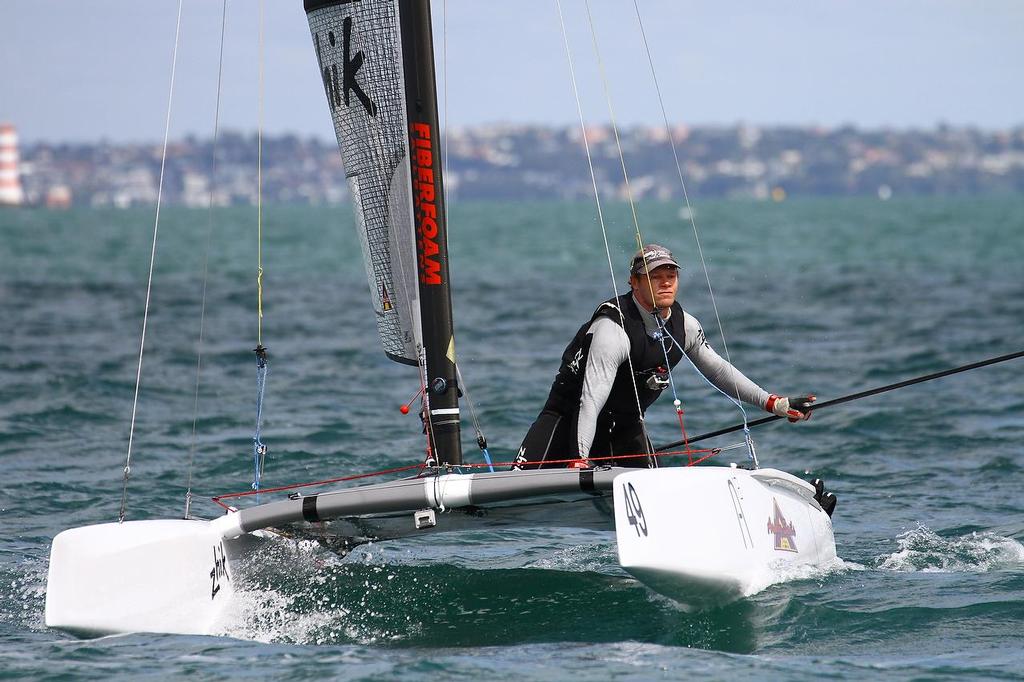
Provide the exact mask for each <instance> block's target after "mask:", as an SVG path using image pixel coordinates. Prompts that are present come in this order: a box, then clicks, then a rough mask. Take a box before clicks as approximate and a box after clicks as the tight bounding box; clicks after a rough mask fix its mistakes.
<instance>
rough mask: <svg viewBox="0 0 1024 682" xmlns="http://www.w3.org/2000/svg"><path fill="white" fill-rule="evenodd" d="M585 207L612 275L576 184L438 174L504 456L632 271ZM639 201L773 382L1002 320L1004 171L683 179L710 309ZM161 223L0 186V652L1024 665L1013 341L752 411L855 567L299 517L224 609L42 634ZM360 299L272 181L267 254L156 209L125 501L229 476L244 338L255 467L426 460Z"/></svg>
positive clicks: (270, 673) (475, 390) (860, 364)
mask: <svg viewBox="0 0 1024 682" xmlns="http://www.w3.org/2000/svg"><path fill="white" fill-rule="evenodd" d="M605 208H606V211H605V223H606V224H605V225H604V228H605V232H606V233H607V236H608V245H609V247H608V248H609V251H610V256H611V264H612V266H613V271H612V272H609V268H608V257H607V255H606V252H605V245H604V240H603V238H602V226H601V225H600V224H599V222H598V220H597V218H596V212H595V211H594V209H593V206H592V205H587V204H559V203H551V204H521V203H509V204H461V203H459V202H453V206H452V218H451V234H450V246H451V252H452V273H451V281H452V287H453V298H454V303H455V309H456V321H457V322H456V326H457V344H456V348H457V352H458V356H459V359H460V363H461V368H462V372H463V375H464V378H465V384H466V388H467V389H468V396H469V398H471V400H472V402H473V407H474V409H475V412H476V414H477V416H478V417H479V422H480V428H481V429H482V430H483V432H484V433H485V434H486V436H487V438H488V442H489V444H490V450H491V455H492V457H493V458H495V460H496V461H507V460H508V459H511V458H512V457H513V456H514V453H515V451H516V450H517V448H518V446H519V442H520V440H521V438H522V436H523V434H524V433H525V432H526V429H527V428H528V426H529V424H530V422H531V421H532V419H533V417H534V416H535V415H536V413H537V411H538V410H539V409H540V406H541V404H542V402H543V400H544V397H545V395H546V392H547V389H548V387H549V386H550V382H551V379H552V376H553V373H554V371H555V369H556V367H557V364H558V357H559V355H560V353H561V351H562V349H563V347H564V345H565V344H566V343H567V342H568V340H569V339H570V338H571V337H572V335H573V333H574V332H575V330H576V329H577V327H578V326H579V325H580V324H581V323H582V321H583V320H584V319H586V318H587V317H588V316H589V315H590V313H591V311H592V310H593V308H594V307H595V305H596V304H597V303H598V302H599V301H601V300H603V299H605V298H608V297H610V296H611V295H612V293H613V287H617V288H618V289H619V290H620V291H621V290H623V289H624V285H625V280H626V263H627V262H628V260H629V257H630V256H631V254H632V251H633V249H634V232H635V228H634V226H633V223H632V218H631V214H630V212H629V211H628V209H627V208H626V207H623V206H607V207H605ZM638 215H639V221H640V227H641V229H642V231H643V234H644V237H645V238H646V239H647V240H649V241H657V242H659V243H662V244H665V245H667V246H669V247H670V248H672V249H673V250H674V251H675V253H676V255H677V258H678V259H679V260H680V262H681V263H682V264H683V266H684V270H683V274H682V280H681V285H680V300H681V303H682V305H683V307H684V308H686V309H687V310H688V311H690V312H691V313H693V314H694V315H695V316H696V317H697V318H698V319H699V320H701V322H702V323H703V325H704V327H705V329H706V330H707V333H708V336H709V339H710V340H711V343H712V344H713V345H714V346H715V347H716V348H717V349H718V350H719V351H720V352H722V353H725V348H726V346H727V347H728V352H729V355H730V356H731V358H732V360H733V362H734V364H736V365H737V366H738V367H739V368H741V369H742V370H743V371H744V372H745V373H747V374H748V375H749V376H750V377H752V378H753V379H755V380H756V381H757V382H759V383H760V384H761V385H763V386H764V387H765V388H767V389H768V390H770V391H773V392H776V393H780V394H795V393H803V392H814V393H817V395H818V396H819V397H820V399H821V400H829V399H832V398H837V397H840V396H843V395H846V394H848V393H852V392H856V391H862V390H865V389H868V388H871V387H875V386H880V385H885V384H889V383H893V382H897V381H900V380H903V379H907V378H912V377H915V376H918V375H922V374H926V373H930V372H936V371H939V370H942V369H946V368H949V367H953V366H956V365H960V364H965V363H969V362H973V361H977V360H981V359H984V358H987V357H990V356H995V355H999V354H1003V353H1009V352H1013V351H1017V350H1021V349H1022V347H1024V333H1022V332H1024V203H1022V202H1021V201H1020V198H1019V197H1007V198H995V199H977V200H973V199H972V200H968V199H913V200H910V199H907V200H896V199H894V200H891V201H887V202H880V201H873V200H824V199H821V200H813V201H811V200H807V201H788V202H785V203H780V204H774V203H767V202H749V203H748V202H701V203H700V204H698V206H697V207H696V208H695V210H694V215H695V218H696V222H697V226H698V228H699V235H700V243H701V245H702V246H703V250H704V258H705V260H706V263H707V272H708V275H709V277H710V281H711V285H712V291H713V293H714V301H715V303H717V315H716V311H715V307H714V306H713V304H712V298H711V294H710V293H709V290H708V285H707V281H706V278H705V274H704V269H703V267H702V263H701V259H700V255H699V253H698V249H697V246H696V242H695V239H694V234H693V230H692V227H691V225H690V223H689V221H688V220H683V219H681V218H680V211H679V207H678V206H673V205H669V204H644V205H641V206H640V207H639V211H638ZM153 225H154V215H153V210H152V209H138V210H125V211H101V210H73V211H68V212H46V211H41V210H30V209H19V210H13V209H11V210H3V211H0V321H2V322H0V331H2V334H0V404H2V406H3V409H2V412H0V464H2V469H0V474H2V475H0V520H2V528H3V533H2V534H0V632H2V644H0V678H12V677H22V678H28V679H45V678H60V679H68V678H76V677H82V678H100V677H102V678H107V677H119V678H130V679H137V678H142V677H149V678H151V679H166V678H186V677H187V678H189V679H221V678H233V679H278V678H284V677H286V676H287V677H302V678H313V677H316V678H321V679H330V678H353V679H354V678H363V679H406V680H410V679H423V680H427V679H430V680H433V679H439V678H440V679H444V678H453V677H460V678H464V679H477V678H483V677H487V678H492V679H565V678H570V677H571V678H573V679H575V680H583V679H595V680H600V679H608V678H611V677H616V678H620V679H621V678H625V679H652V678H653V679H678V678H681V677H684V676H702V677H713V678H718V679H765V678H769V679H793V680H804V679H806V680H820V679H823V678H824V679H863V678H865V677H885V678H887V679H957V680H960V679H972V678H973V679H992V678H1019V677H1020V676H1022V675H1024V649H1022V647H1021V644H1020V641H1021V640H1020V635H1021V632H1022V631H1024V544H1022V541H1024V515H1022V512H1021V504H1020V499H1021V486H1022V483H1024V452H1022V445H1021V443H1022V441H1024V389H1022V388H1021V387H1022V386H1024V360H1016V361H1012V362H1008V363H1005V364H1001V365H995V366H991V367H987V368H984V369H979V370H976V371H972V372H968V373H964V374H959V375H956V376H953V377H949V378H946V379H942V380H938V381H935V382H931V383H927V384H922V385H918V386H913V387H910V388H905V389H902V390H898V391H893V392H889V393H885V394H883V395H879V396H876V397H873V398H868V399H864V400H860V401H856V402H852V403H848V404H845V405H842V406H837V407H834V408H831V409H828V410H822V411H820V412H819V413H816V414H815V416H814V419H812V420H811V421H810V422H807V423H801V424H797V425H790V424H786V423H773V424H771V425H768V426H764V427H761V428H759V429H756V430H755V433H754V435H755V438H756V442H757V445H758V452H759V454H760V457H761V461H762V464H763V465H770V466H773V467H777V468H780V469H783V470H786V471H789V472H792V473H794V474H797V475H800V476H804V477H805V478H813V477H821V478H824V479H825V481H826V482H827V484H828V487H829V488H830V489H832V490H834V491H835V492H836V494H837V495H838V498H839V506H838V509H837V511H836V514H835V517H834V524H835V535H836V543H837V546H838V551H839V555H840V557H841V558H842V560H843V562H842V565H841V566H839V567H838V568H836V569H835V570H831V571H829V572H827V573H824V574H817V575H812V576H809V577H808V576H805V577H802V578H799V579H794V580H792V581H788V582H785V583H782V584H778V585H774V586H772V587H769V588H768V589H766V590H764V591H763V592H761V593H759V594H757V595H755V596H753V597H751V598H749V599H745V600H742V601H740V602H737V603H735V604H732V605H730V606H727V607H725V608H722V609H718V610H714V611H708V612H702V613H695V614H688V613H685V612H683V611H681V610H680V609H679V608H677V607H676V606H675V605H674V604H673V603H672V602H671V601H669V600H667V599H664V598H662V597H659V596H657V595H655V594H653V593H651V592H650V591H648V590H647V589H646V588H644V587H643V586H642V585H640V584H638V583H637V582H636V581H635V580H633V579H631V578H630V577H629V576H628V575H626V574H625V573H624V572H623V571H621V569H619V568H618V566H617V563H616V557H615V546H614V541H613V538H611V536H610V535H607V534H601V533H595V532H582V531H580V532H563V531H552V530H548V529H534V528H521V529H516V530H506V531H502V532H500V533H493V532H489V531H476V532H472V533H467V534H463V535H457V536H456V535H453V536H433V537H431V538H429V539H428V540H426V541H423V540H406V541H401V542H393V543H381V544H376V545H370V546H367V547H362V548H359V549H358V550H357V551H355V552H353V553H352V554H351V555H349V556H348V557H346V558H344V559H340V558H338V557H336V556H334V555H331V554H328V553H326V552H324V551H322V550H320V549H318V548H317V547H315V546H310V545H305V544H299V545H296V546H294V547H290V548H289V549H288V551H286V552H283V553H282V554H281V555H280V556H278V557H275V558H274V560H273V561H272V562H268V564H267V566H266V567H265V568H264V569H263V570H262V571H260V572H258V574H257V575H256V576H255V578H254V580H253V583H252V584H251V585H250V587H249V588H247V590H246V592H245V593H244V594H243V596H242V598H241V599H239V600H238V603H237V608H236V609H235V610H234V611H233V612H232V614H231V616H230V618H229V619H228V621H227V622H226V624H225V634H226V635H227V636H226V637H221V638H215V637H182V636H170V635H151V634H138V635H128V636H120V637H110V638H104V639H96V640H79V639H75V638H72V637H70V636H68V635H66V634H63V633H61V632H56V631H52V630H48V629H47V628H46V627H45V625H44V623H43V607H44V600H45V592H46V571H47V561H48V552H49V545H50V541H51V539H52V538H53V536H54V535H55V534H56V533H58V532H59V531H61V530H63V529H65V528H69V527H74V526H80V525H83V524H90V523H99V522H108V521H112V520H115V519H116V517H117V513H118V507H119V503H120V496H121V491H122V479H123V476H122V469H123V467H124V464H125V458H126V455H127V450H128V436H129V430H130V424H131V418H132V405H133V395H134V388H135V376H136V371H137V368H138V360H139V349H140V340H141V332H142V324H143V313H144V310H145V304H146V284H147V271H148V266H149V254H150V247H151V243H152V234H153ZM211 228H212V229H211ZM207 244H209V248H207ZM260 253H262V267H263V278H262V286H263V292H262V301H263V308H262V310H263V317H262V321H261V320H260V318H259V316H258V303H257V301H258V298H257V268H258V266H259V263H258V256H259V254H260ZM204 272H206V273H207V275H206V277H205V282H206V286H205V292H206V305H205V309H204V308H203V306H202V300H203V292H204V284H203V282H204V274H203V273H204ZM368 296H369V290H368V287H367V284H366V280H365V276H364V271H363V266H362V264H361V260H360V248H359V245H358V242H357V240H356V238H355V236H354V233H353V230H352V220H351V217H350V212H349V209H348V207H344V206H343V207H338V208H298V207H274V206H271V207H267V208H266V209H265V211H264V222H263V244H262V249H261V250H260V249H258V241H257V226H256V212H255V210H254V209H251V208H234V209H220V210H216V211H214V212H213V213H212V214H210V213H207V212H206V211H202V210H184V209H164V211H163V214H162V218H161V221H160V225H159V238H158V249H157V254H156V263H155V274H154V281H153V289H152V295H151V299H150V303H149V318H148V323H147V333H146V343H145V353H144V360H143V365H142V382H141V390H140V393H139V399H138V410H137V416H136V421H135V429H134V443H133V446H132V477H131V480H130V482H129V485H128V497H127V500H128V505H127V507H128V518H130V519H146V518H158V517H171V518H174V517H179V516H181V514H183V512H184V498H185V492H186V489H187V485H188V482H189V480H190V476H191V481H192V490H193V493H194V495H195V499H194V501H193V507H192V511H193V512H194V513H197V514H200V515H214V514H216V513H217V509H216V508H215V507H214V506H213V505H212V504H210V503H209V502H208V501H207V500H208V498H209V497H210V496H211V495H214V494H217V493H222V492H227V491H236V490H245V489H247V488H248V486H249V484H250V482H251V479H252V475H253V473H252V466H253V464H252V460H253V454H252V436H253V430H254V426H255V422H256V367H255V356H254V354H253V353H252V349H253V348H255V346H256V345H257V343H258V342H262V344H263V345H264V346H266V347H267V348H269V355H270V372H269V375H268V380H267V389H266V395H265V401H264V423H263V429H262V438H263V440H264V442H265V443H266V444H267V445H268V448H269V452H268V455H267V460H266V467H265V472H264V475H263V485H264V486H272V485H278V484H286V483H293V482H300V481H309V480H317V479H322V478H328V477H333V476H338V475H344V474H349V473H356V472H361V471H367V470H373V469H380V468H386V467H394V466H401V465H404V464H411V463H416V462H418V461H420V460H421V459H422V457H423V454H424V443H423V436H422V435H421V433H420V428H419V424H418V420H417V419H416V417H415V416H412V415H407V416H403V415H402V414H400V412H399V410H398V407H399V405H401V404H402V403H403V402H406V401H407V400H409V398H410V396H412V394H413V393H414V392H415V390H416V388H417V385H418V379H417V376H416V372H415V370H414V369H411V368H408V367H405V366H401V365H397V364H394V363H391V362H389V361H388V360H387V359H386V358H385V356H384V354H383V353H382V352H381V349H380V346H379V343H378V341H377V338H376V330H375V325H374V322H373V319H372V315H371V312H370V306H369V300H368ZM716 318H720V319H721V327H720V326H719V323H718V321H717V319H716ZM201 319H202V343H201V344H200V343H199V338H200V326H201V324H200V321H201ZM723 329H724V340H723V337H722V333H723ZM200 348H201V350H202V355H201V362H199V361H197V350H198V349H200ZM197 368H199V371H198V381H197ZM676 383H677V387H678V390H679V392H680V398H681V399H682V400H683V404H684V407H685V415H686V425H687V429H688V432H689V433H690V435H697V434H699V433H703V432H707V431H711V430H714V429H718V428H722V427H725V426H729V425H732V424H735V423H737V422H738V421H739V420H740V418H741V415H740V413H739V411H738V410H737V409H736V408H735V406H733V405H732V404H731V403H730V402H728V401H727V400H725V399H724V398H721V397H720V396H717V395H715V394H714V392H713V391H712V390H711V389H710V388H709V387H708V386H707V385H706V384H705V383H704V382H703V381H702V380H701V379H700V378H699V377H697V376H695V375H694V374H693V373H692V370H688V369H687V368H686V367H685V366H684V365H681V366H680V367H679V368H678V369H677V371H676ZM197 384H198V386H199V392H198V402H197V400H196V386H197ZM197 404H198V409H196V405H197ZM464 404H465V403H464ZM463 414H464V416H465V417H466V423H465V425H464V429H465V431H464V432H465V434H466V438H465V444H466V452H467V458H468V459H469V460H471V461H476V462H478V461H480V459H481V458H480V454H479V452H478V451H477V450H476V448H475V446H474V444H473V438H472V431H473V426H472V422H471V421H470V420H469V418H468V417H469V410H467V409H464V410H463ZM759 416H762V415H760V414H758V413H757V411H756V410H753V409H751V411H750V417H751V418H757V417H759ZM648 417H649V425H650V431H651V434H652V437H653V439H654V441H655V442H656V443H664V442H668V441H671V440H675V439H677V438H679V435H680V433H679V427H678V422H677V421H676V419H675V415H674V412H673V411H672V409H671V406H670V400H669V399H665V398H663V399H662V400H661V401H660V402H659V403H658V404H656V405H655V406H654V407H653V408H651V410H650V411H649V413H648ZM736 441H737V438H736V437H735V436H727V437H724V438H720V439H718V440H717V441H715V444H716V445H729V444H732V443H734V442H736ZM737 453H739V454H737ZM742 456H743V455H742V451H729V452H726V453H723V454H722V455H720V456H719V457H720V458H733V459H735V458H742ZM726 461H727V460H726ZM723 463H724V462H723ZM679 523H680V524H687V523H700V519H679ZM126 577H127V576H126Z"/></svg>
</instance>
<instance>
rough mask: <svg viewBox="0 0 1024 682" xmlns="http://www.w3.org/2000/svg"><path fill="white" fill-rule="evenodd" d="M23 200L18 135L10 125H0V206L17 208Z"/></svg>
mask: <svg viewBox="0 0 1024 682" xmlns="http://www.w3.org/2000/svg"><path fill="white" fill-rule="evenodd" d="M24 200H25V194H24V192H22V191H21V177H20V176H19V174H18V134H17V133H16V132H15V131H14V126H12V125H11V124H9V123H0V206H4V205H7V206H17V205H19V204H21V203H22V202H23V201H24Z"/></svg>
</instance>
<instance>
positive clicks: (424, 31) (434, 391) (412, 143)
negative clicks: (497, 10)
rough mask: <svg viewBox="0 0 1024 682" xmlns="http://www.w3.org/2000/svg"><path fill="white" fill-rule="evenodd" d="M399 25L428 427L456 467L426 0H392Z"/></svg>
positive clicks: (444, 233) (444, 232)
mask: <svg viewBox="0 0 1024 682" xmlns="http://www.w3.org/2000/svg"><path fill="white" fill-rule="evenodd" d="M399 21H400V29H401V36H402V58H403V62H404V64H403V67H404V71H405V104H406V112H407V116H408V120H409V161H410V167H411V168H410V170H411V172H410V180H411V182H412V194H413V201H414V222H415V226H416V254H417V264H418V265H417V267H418V272H419V293H420V321H421V324H422V330H423V347H424V356H425V360H426V381H427V384H426V386H427V391H426V393H427V400H426V405H427V409H428V410H429V414H428V416H427V418H428V428H429V429H430V433H431V443H432V445H433V448H434V457H435V458H436V460H437V463H438V464H440V465H444V464H461V463H462V444H461V441H460V426H459V387H458V378H457V373H456V368H455V335H454V327H453V324H452V295H451V287H450V282H449V277H448V220H447V213H446V211H445V203H444V185H443V178H442V169H441V154H440V149H441V148H440V140H441V136H440V127H439V126H438V116H437V79H436V76H435V72H434V42H433V31H432V29H431V23H430V0H399Z"/></svg>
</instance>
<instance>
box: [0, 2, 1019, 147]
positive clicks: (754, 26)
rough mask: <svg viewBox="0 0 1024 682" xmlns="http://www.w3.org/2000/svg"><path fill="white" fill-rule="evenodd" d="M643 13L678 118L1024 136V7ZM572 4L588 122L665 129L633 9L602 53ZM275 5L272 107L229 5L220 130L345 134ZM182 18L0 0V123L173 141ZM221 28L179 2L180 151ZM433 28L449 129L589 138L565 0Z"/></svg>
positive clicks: (746, 6)
mask: <svg viewBox="0 0 1024 682" xmlns="http://www.w3.org/2000/svg"><path fill="white" fill-rule="evenodd" d="M636 2H637V5H638V6H639V8H640V14H641V17H642V19H643V27H644V31H645V33H646V37H647V41H648V44H649V45H650V50H651V54H652V58H653V61H654V68H655V72H656V74H657V79H658V83H659V85H660V88H661V91H662V95H663V98H664V104H665V111H666V113H667V115H668V118H669V119H670V121H671V122H672V123H673V124H675V123H685V124H688V125H706V124H719V125H732V124H735V123H738V122H742V123H747V124H752V125H780V124H784V125H820V126H826V127H835V126H840V125H847V124H850V125H856V126H858V127H860V128H879V127H895V128H901V129H906V128H932V127H934V126H935V125H937V124H939V123H947V124H950V125H958V126H959V125H970V126H977V127H980V128H984V129H1003V128H1009V127H1012V126H1016V125H1021V124H1024V1H1020V0H718V1H713V0H701V1H699V2H698V1H691V0H636ZM561 5H562V12H563V14H564V17H565V22H566V26H567V33H568V40H569V43H570V49H571V51H572V57H573V62H574V65H575V68H576V71H577V81H578V87H579V92H580V102H581V106H582V108H583V114H584V118H585V119H586V121H587V122H588V123H597V122H607V121H609V120H610V119H611V118H612V116H613V115H614V118H615V120H616V122H617V123H619V124H620V125H634V124H647V125H661V124H662V120H663V118H662V109H661V106H660V104H659V100H658V96H657V91H656V89H655V87H654V81H653V79H652V77H651V69H650V66H649V65H648V61H647V54H646V52H645V50H644V42H643V37H642V35H641V32H640V29H639V24H638V22H637V16H636V10H635V9H634V3H633V0H591V2H590V8H591V15H592V17H593V27H594V33H595V34H596V38H597V52H595V48H594V40H593V38H592V35H591V29H590V23H589V22H588V18H587V12H586V6H585V4H584V2H583V0H561ZM263 7H264V9H263V12H264V32H263V50H262V52H263V55H264V58H263V64H264V66H263V97H262V106H261V103H260V96H259V92H260V87H259V83H260V59H259V55H260V47H259V46H260V40H259V19H258V18H259V13H260V2H259V0H231V1H230V2H229V3H228V6H227V20H226V28H225V48H224V50H225V51H224V75H223V85H222V96H221V107H220V122H221V127H222V129H232V130H239V131H245V132H251V131H255V130H256V129H257V127H258V125H259V122H260V120H261V119H262V121H263V128H264V130H265V132H266V133H267V134H270V135H277V134H282V133H296V134H299V135H301V136H304V137H308V136H312V137H317V138H321V139H324V140H329V139H333V130H332V128H331V122H330V117H329V115H328V111H327V105H326V100H325V96H324V92H323V87H322V85H321V83H320V80H319V76H318V73H317V67H316V61H315V56H314V53H313V48H312V43H311V39H310V34H309V27H308V24H307V22H306V18H305V14H304V13H303V10H302V3H301V0H264V2H263ZM177 11H178V0H145V1H144V2H143V1H140V0H89V1H88V2H80V1H75V0H0V31H3V33H4V35H3V38H2V39H0V64H3V65H4V66H3V68H2V69H0V122H11V123H14V124H15V125H16V126H17V128H18V132H19V135H20V137H21V139H22V140H23V141H29V142H31V141H48V142H96V141H100V140H107V141H114V142H152V141H159V140H160V139H162V137H163V134H164V126H165V119H166V115H167V107H168V94H169V92H170V79H171V64H172V54H173V50H174V42H175V21H176V15H177ZM221 14H222V3H221V2H218V1H217V0H183V2H182V21H181V30H180V37H179V43H178V60H177V66H176V68H175V84H174V89H173V98H172V106H171V128H170V130H171V137H172V139H174V138H181V137H183V136H185V135H187V134H194V135H197V136H199V137H202V138H209V137H211V136H212V132H213V124H214V118H215V111H216V101H217V97H216V95H217V71H218V51H219V41H220V33H221ZM445 14H447V15H448V17H447V19H445ZM433 17H434V19H433V21H434V36H435V51H436V60H437V71H438V73H439V78H441V83H440V84H439V89H440V93H441V94H440V96H439V103H440V106H441V108H442V120H447V121H448V123H449V124H450V125H451V126H474V125H481V124H488V123H540V124H554V125H578V120H579V119H578V114H577V109H576V100H575V98H574V96H573V88H572V85H571V81H570V78H569V68H568V62H567V59H566V55H565V48H564V45H563V42H562V34H561V29H560V27H559V12H558V4H557V3H556V1H555V0H516V1H515V2H508V1H504V0H502V1H498V0H434V2H433ZM445 55H446V58H445ZM597 55H600V64H601V65H602V66H603V69H604V72H605V74H606V77H605V78H604V79H602V78H601V75H600V69H599V67H598V56H597ZM606 91H607V94H606Z"/></svg>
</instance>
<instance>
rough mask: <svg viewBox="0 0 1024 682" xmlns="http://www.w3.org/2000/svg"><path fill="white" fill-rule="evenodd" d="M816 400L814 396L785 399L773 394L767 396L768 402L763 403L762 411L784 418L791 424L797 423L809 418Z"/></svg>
mask: <svg viewBox="0 0 1024 682" xmlns="http://www.w3.org/2000/svg"><path fill="white" fill-rule="evenodd" d="M817 399H818V397H817V396H815V395H801V396H795V397H792V398H786V397H783V396H777V395H775V394H774V393H773V394H771V395H770V396H768V402H767V403H765V406H764V409H766V410H767V411H768V412H771V413H772V414H774V415H776V416H779V417H785V418H786V419H788V420H789V421H791V422H798V421H803V420H805V419H810V418H811V410H812V409H813V403H814V401H815V400H817Z"/></svg>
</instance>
